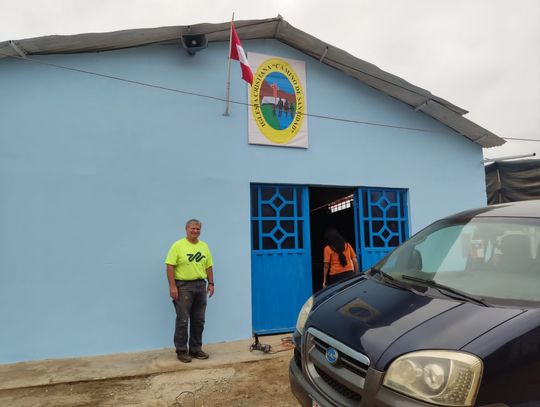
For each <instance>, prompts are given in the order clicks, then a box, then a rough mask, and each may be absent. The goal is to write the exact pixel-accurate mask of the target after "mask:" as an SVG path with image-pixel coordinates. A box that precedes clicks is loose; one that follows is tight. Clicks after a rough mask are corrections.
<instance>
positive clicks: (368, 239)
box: [354, 188, 409, 271]
mask: <svg viewBox="0 0 540 407" xmlns="http://www.w3.org/2000/svg"><path fill="white" fill-rule="evenodd" d="M354 200H355V208H356V211H355V224H356V245H357V247H356V253H357V255H358V257H359V266H360V269H361V270H363V271H365V270H367V269H368V268H370V267H371V266H373V265H374V264H376V263H377V262H378V261H379V260H380V259H382V258H383V257H384V256H386V255H387V254H388V253H390V252H391V251H392V250H394V249H395V248H396V247H397V246H399V245H400V244H401V243H403V242H404V241H405V240H407V239H408V238H409V209H408V205H407V191H406V190H404V189H388V188H358V189H357V190H356V192H355V196H354Z"/></svg>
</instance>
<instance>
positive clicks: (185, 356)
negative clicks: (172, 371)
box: [176, 352, 191, 363]
mask: <svg viewBox="0 0 540 407" xmlns="http://www.w3.org/2000/svg"><path fill="white" fill-rule="evenodd" d="M176 357H177V358H178V360H179V361H180V362H184V363H189V362H191V357H190V356H189V355H188V353H187V352H182V353H177V354H176Z"/></svg>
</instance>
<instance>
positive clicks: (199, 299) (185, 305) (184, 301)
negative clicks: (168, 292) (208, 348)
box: [173, 280, 206, 353]
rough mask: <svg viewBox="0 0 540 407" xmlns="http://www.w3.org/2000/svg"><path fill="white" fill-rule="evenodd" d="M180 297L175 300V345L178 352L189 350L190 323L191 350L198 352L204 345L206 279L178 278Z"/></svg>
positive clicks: (177, 286)
mask: <svg viewBox="0 0 540 407" xmlns="http://www.w3.org/2000/svg"><path fill="white" fill-rule="evenodd" d="M176 288H178V299H177V300H176V301H173V304H174V308H175V310H176V323H175V329H174V346H175V348H176V353H181V352H187V351H188V325H189V351H190V352H198V351H200V350H201V346H202V334H203V330H204V314H205V311H206V281H205V280H195V281H179V280H176Z"/></svg>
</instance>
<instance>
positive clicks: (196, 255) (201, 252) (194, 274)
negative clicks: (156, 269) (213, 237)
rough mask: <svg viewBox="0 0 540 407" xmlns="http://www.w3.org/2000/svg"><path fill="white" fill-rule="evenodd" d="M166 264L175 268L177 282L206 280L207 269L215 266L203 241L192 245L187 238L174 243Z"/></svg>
mask: <svg viewBox="0 0 540 407" xmlns="http://www.w3.org/2000/svg"><path fill="white" fill-rule="evenodd" d="M165 263H166V264H170V265H171V266H174V279H175V280H198V279H205V278H206V277H207V275H206V269H208V268H209V267H212V266H213V264H214V263H213V262H212V254H211V253H210V249H209V248H208V245H207V244H206V243H204V242H203V241H201V240H199V241H198V242H197V243H191V242H190V241H189V240H187V239H186V238H183V239H180V240H177V241H176V242H174V243H173V245H172V246H171V248H170V249H169V253H168V254H167V258H166V259H165Z"/></svg>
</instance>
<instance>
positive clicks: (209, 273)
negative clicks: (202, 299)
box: [206, 266, 214, 297]
mask: <svg viewBox="0 0 540 407" xmlns="http://www.w3.org/2000/svg"><path fill="white" fill-rule="evenodd" d="M206 275H207V278H208V288H207V291H208V296H209V297H211V296H212V295H214V269H213V268H212V266H210V267H208V268H207V269H206Z"/></svg>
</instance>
